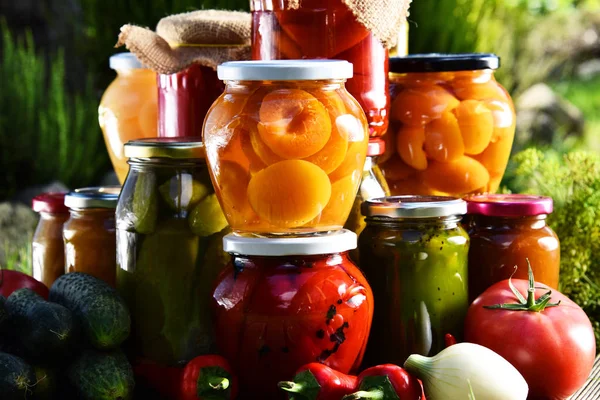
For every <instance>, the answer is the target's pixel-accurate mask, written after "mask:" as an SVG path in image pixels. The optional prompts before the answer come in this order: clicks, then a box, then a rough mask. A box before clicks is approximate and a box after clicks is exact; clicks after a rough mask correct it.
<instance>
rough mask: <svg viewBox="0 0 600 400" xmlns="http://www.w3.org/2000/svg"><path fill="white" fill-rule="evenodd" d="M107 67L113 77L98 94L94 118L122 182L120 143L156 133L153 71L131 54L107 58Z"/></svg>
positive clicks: (124, 171)
mask: <svg viewBox="0 0 600 400" xmlns="http://www.w3.org/2000/svg"><path fill="white" fill-rule="evenodd" d="M110 68H112V69H114V70H115V71H116V72H117V76H116V78H115V79H114V80H113V81H112V83H111V84H110V85H109V86H108V88H107V89H106V91H105V92H104V95H103V96H102V100H101V101H100V107H99V108H98V120H99V122H100V128H102V132H103V133H104V141H105V142H106V148H107V149H108V155H109V156H110V160H111V162H112V164H113V168H114V169H115V172H116V173H117V178H118V179H119V182H121V183H123V182H124V181H125V176H127V171H129V166H128V165H127V158H126V157H125V155H124V154H123V145H124V144H125V143H126V142H127V141H129V140H132V139H138V138H146V137H156V135H157V129H156V127H157V110H158V108H157V90H156V73H155V72H154V71H152V70H150V69H146V68H145V67H144V66H143V65H142V63H140V61H139V60H138V59H137V57H136V56H135V55H134V54H132V53H119V54H115V55H114V56H112V57H110Z"/></svg>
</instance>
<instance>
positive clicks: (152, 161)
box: [116, 137, 229, 366]
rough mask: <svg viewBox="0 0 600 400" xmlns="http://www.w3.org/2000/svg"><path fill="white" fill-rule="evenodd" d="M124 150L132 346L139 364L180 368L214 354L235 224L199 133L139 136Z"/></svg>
mask: <svg viewBox="0 0 600 400" xmlns="http://www.w3.org/2000/svg"><path fill="white" fill-rule="evenodd" d="M125 155H126V156H127V157H128V158H129V165H130V169H129V174H128V175H127V178H126V180H125V184H124V185H123V189H122V192H121V196H120V197H119V203H118V206H117V211H116V218H117V264H118V266H117V288H118V290H119V292H120V293H121V295H122V296H123V297H124V299H125V301H126V302H127V304H128V306H129V308H130V311H131V316H132V335H131V338H130V341H129V348H128V350H129V351H130V353H131V354H130V355H131V357H132V359H133V360H134V363H135V362H137V361H143V362H154V363H158V364H161V365H169V366H177V365H180V364H183V363H185V362H187V361H189V360H190V359H191V358H193V357H195V356H197V355H200V354H205V353H210V352H213V351H215V348H214V335H213V329H212V325H211V322H210V321H211V316H210V309H209V304H210V298H211V291H212V285H213V282H214V281H215V278H216V277H217V275H218V274H219V272H220V271H221V270H222V269H223V267H224V266H225V265H226V264H227V262H228V260H229V258H228V256H227V255H226V253H224V252H223V247H222V246H223V245H222V240H223V236H224V235H225V234H226V233H228V231H229V229H228V227H227V221H226V220H225V216H224V215H223V213H222V212H221V209H220V207H219V202H218V201H217V198H216V196H215V193H214V190H213V187H212V184H211V181H210V177H209V175H208V169H207V166H206V163H205V159H204V155H205V153H204V145H203V143H202V142H201V140H200V138H193V137H190V138H153V139H141V140H134V141H130V142H128V143H127V144H125Z"/></svg>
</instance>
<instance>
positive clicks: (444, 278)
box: [358, 196, 469, 366]
mask: <svg viewBox="0 0 600 400" xmlns="http://www.w3.org/2000/svg"><path fill="white" fill-rule="evenodd" d="M466 210H467V206H466V203H465V202H464V201H463V200H460V199H455V198H448V197H435V196H396V197H386V198H381V199H371V200H369V201H366V202H365V203H364V204H363V209H362V211H363V214H364V215H365V216H366V217H367V218H366V220H367V227H366V228H365V229H364V230H363V232H362V233H361V235H360V237H359V243H358V246H359V248H360V268H361V270H362V271H363V272H364V274H365V276H366V277H367V280H368V281H369V283H370V284H371V287H372V289H373V293H374V294H375V304H376V305H377V307H376V308H375V314H374V316H373V325H372V327H371V336H370V337H369V345H368V346H367V352H366V354H365V363H364V364H365V365H367V366H372V365H376V364H381V363H387V362H391V363H397V364H399V365H402V363H403V362H404V361H405V360H406V358H407V357H408V356H409V355H410V354H413V353H415V354H421V355H425V356H432V355H435V354H437V353H438V352H439V351H440V350H442V349H443V348H444V336H445V335H446V334H448V333H449V334H452V335H453V336H454V337H456V338H457V339H458V340H461V338H462V333H463V324H464V318H465V316H466V313H467V309H468V307H469V299H468V282H467V280H468V270H467V257H468V251H469V237H468V235H467V233H466V232H465V230H464V229H463V228H462V227H461V225H460V224H459V222H460V220H461V216H462V215H464V214H465V213H466Z"/></svg>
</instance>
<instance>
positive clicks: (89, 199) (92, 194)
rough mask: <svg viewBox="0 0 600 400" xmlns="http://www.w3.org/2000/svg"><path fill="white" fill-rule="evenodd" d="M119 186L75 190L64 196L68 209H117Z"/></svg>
mask: <svg viewBox="0 0 600 400" xmlns="http://www.w3.org/2000/svg"><path fill="white" fill-rule="evenodd" d="M119 193H121V186H98V187H88V188H81V189H75V190H74V191H72V192H69V193H68V194H67V195H66V196H65V206H67V207H69V208H79V209H80V208H117V201H118V200H119Z"/></svg>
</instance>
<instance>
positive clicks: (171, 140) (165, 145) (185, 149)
mask: <svg viewBox="0 0 600 400" xmlns="http://www.w3.org/2000/svg"><path fill="white" fill-rule="evenodd" d="M124 154H125V157H128V158H153V157H156V158H176V159H192V158H205V156H206V152H205V150H204V143H202V138H201V137H199V136H198V137H192V136H189V137H160V138H146V139H136V140H130V141H129V142H127V143H125V146H124Z"/></svg>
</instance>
